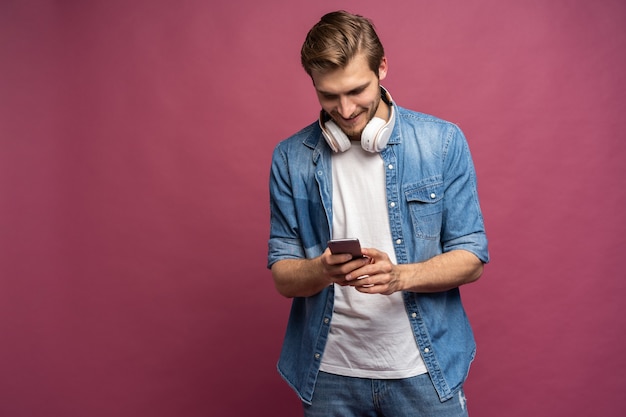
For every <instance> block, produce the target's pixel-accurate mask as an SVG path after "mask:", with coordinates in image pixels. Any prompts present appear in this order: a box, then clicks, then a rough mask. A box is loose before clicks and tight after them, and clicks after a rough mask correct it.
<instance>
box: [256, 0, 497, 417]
mask: <svg viewBox="0 0 626 417" xmlns="http://www.w3.org/2000/svg"><path fill="white" fill-rule="evenodd" d="M301 60H302V65H303V67H304V69H305V70H306V71H307V73H308V74H309V75H310V77H311V79H312V81H313V86H314V88H315V92H316V94H317V97H318V100H319V103H320V105H321V107H322V111H321V114H320V118H319V121H317V122H315V123H313V124H311V125H310V126H308V127H306V128H304V129H303V130H301V131H300V132H298V133H297V134H295V135H293V136H292V137H290V138H288V139H287V140H285V141H282V142H281V143H279V144H278V146H277V147H276V149H275V150H274V154H273V159H272V167H271V175H270V196H271V201H270V204H271V226H270V228H271V230H270V239H269V255H268V267H270V268H271V271H272V276H273V278H274V282H275V285H276V288H277V290H278V291H279V292H280V293H281V294H282V295H284V296H286V297H292V298H293V303H292V310H291V314H290V317H289V323H288V326H287V332H286V335H285V340H284V344H283V350H282V352H281V357H280V360H279V363H278V369H279V372H280V373H281V375H282V376H283V377H284V378H285V379H286V381H287V382H288V383H289V385H290V386H292V387H293V388H294V389H295V390H296V392H297V393H298V395H299V397H300V399H301V400H302V402H303V406H304V414H305V416H324V417H328V416H342V417H346V416H367V415H372V416H380V415H384V416H394V417H398V416H409V415H410V416H434V415H437V416H466V415H467V409H466V407H465V397H464V394H463V383H464V381H465V378H466V376H467V373H468V371H469V366H470V363H471V361H472V360H473V358H474V353H475V343H474V338H473V335H472V330H471V328H470V325H469V322H468V320H467V317H466V315H465V312H464V309H463V306H462V304H461V299H460V294H459V289H458V287H459V286H461V285H463V284H467V283H470V282H473V281H475V280H477V279H478V278H479V277H480V275H481V274H482V271H483V264H484V263H486V262H488V260H489V255H488V251H487V240H486V236H485V231H484V225H483V219H482V214H481V211H480V207H479V203H478V198H477V191H476V177H475V172H474V167H473V163H472V159H471V156H470V153H469V149H468V146H467V143H466V141H465V138H464V136H463V134H462V132H461V131H460V130H459V129H458V127H456V126H455V125H453V124H451V123H448V122H445V121H443V120H440V119H438V118H435V117H432V116H428V115H425V114H421V113H417V112H413V111H410V110H407V109H404V108H401V107H399V106H397V105H396V104H395V103H393V101H392V99H391V96H390V94H389V93H388V92H387V91H386V90H385V89H384V88H383V87H381V85H380V81H382V80H384V79H385V77H386V76H387V71H388V63H387V58H386V57H385V54H384V50H383V47H382V45H381V43H380V40H379V38H378V36H377V35H376V32H375V30H374V28H373V25H372V23H371V22H370V21H369V20H368V19H366V18H363V17H361V16H358V15H352V14H349V13H346V12H343V11H340V12H333V13H329V14H327V15H325V16H323V17H322V19H321V20H320V22H318V23H317V24H316V25H315V26H314V27H313V28H312V29H311V30H310V32H309V33H308V35H307V38H306V40H305V42H304V45H303V47H302V51H301ZM332 238H335V239H336V238H358V239H359V240H360V242H361V244H362V246H363V248H362V254H363V255H364V256H363V257H357V258H354V259H353V258H352V257H351V256H350V255H348V254H332V253H331V252H330V250H329V249H328V248H327V242H328V241H329V240H330V239H332Z"/></svg>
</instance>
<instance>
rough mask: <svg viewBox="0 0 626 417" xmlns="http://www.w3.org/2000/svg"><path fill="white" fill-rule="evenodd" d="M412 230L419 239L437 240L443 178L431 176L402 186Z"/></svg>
mask: <svg viewBox="0 0 626 417" xmlns="http://www.w3.org/2000/svg"><path fill="white" fill-rule="evenodd" d="M404 194H405V196H406V200H407V204H408V207H409V212H410V213H411V222H412V223H413V232H414V233H415V236H416V237H417V238H420V239H428V240H437V239H439V237H440V235H441V225H442V220H443V180H442V179H441V177H431V178H428V179H425V180H422V181H420V182H418V183H413V184H409V185H407V186H406V187H405V188H404Z"/></svg>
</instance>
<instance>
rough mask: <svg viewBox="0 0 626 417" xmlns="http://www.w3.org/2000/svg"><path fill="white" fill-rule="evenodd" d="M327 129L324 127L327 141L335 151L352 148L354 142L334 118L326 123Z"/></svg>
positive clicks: (323, 130)
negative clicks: (351, 141)
mask: <svg viewBox="0 0 626 417" xmlns="http://www.w3.org/2000/svg"><path fill="white" fill-rule="evenodd" d="M324 127H325V129H322V132H323V133H324V137H325V138H326V142H328V145H329V146H330V147H331V148H332V150H333V151H335V152H345V151H347V150H348V149H350V146H352V144H351V143H350V139H348V136H346V134H345V133H343V131H342V130H341V129H340V128H339V126H337V125H336V124H335V122H333V121H332V120H329V121H327V122H326V123H324Z"/></svg>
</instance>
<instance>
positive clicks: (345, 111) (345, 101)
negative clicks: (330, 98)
mask: <svg viewBox="0 0 626 417" xmlns="http://www.w3.org/2000/svg"><path fill="white" fill-rule="evenodd" d="M355 108H356V106H355V104H354V103H353V102H352V100H351V99H350V97H347V96H341V97H339V103H338V105H337V112H338V113H339V115H340V116H341V117H343V118H344V119H349V118H350V117H351V116H352V115H354V110H355Z"/></svg>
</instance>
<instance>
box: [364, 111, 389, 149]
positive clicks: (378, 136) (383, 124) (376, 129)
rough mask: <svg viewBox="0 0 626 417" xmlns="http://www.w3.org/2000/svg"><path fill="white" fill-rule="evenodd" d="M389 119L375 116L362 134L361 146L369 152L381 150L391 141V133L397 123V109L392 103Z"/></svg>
mask: <svg viewBox="0 0 626 417" xmlns="http://www.w3.org/2000/svg"><path fill="white" fill-rule="evenodd" d="M389 107H390V114H389V121H385V120H384V119H381V118H380V117H374V118H372V120H370V121H369V123H368V124H367V126H365V129H363V133H362V134H361V147H362V148H363V149H365V150H366V151H368V152H373V153H374V152H381V151H382V150H383V149H385V147H386V146H387V144H388V143H389V138H391V133H392V132H393V128H394V126H395V125H396V109H395V106H394V105H393V104H390V106H389Z"/></svg>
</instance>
